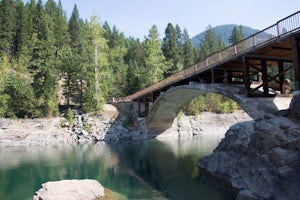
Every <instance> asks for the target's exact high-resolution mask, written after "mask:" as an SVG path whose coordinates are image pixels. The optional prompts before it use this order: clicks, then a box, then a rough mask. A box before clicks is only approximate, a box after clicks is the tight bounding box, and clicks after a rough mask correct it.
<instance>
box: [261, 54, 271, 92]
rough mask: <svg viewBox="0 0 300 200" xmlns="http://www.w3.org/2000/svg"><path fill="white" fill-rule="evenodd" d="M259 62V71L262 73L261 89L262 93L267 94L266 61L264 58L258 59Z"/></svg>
mask: <svg viewBox="0 0 300 200" xmlns="http://www.w3.org/2000/svg"><path fill="white" fill-rule="evenodd" d="M260 62H261V73H262V81H263V90H264V94H265V95H268V94H269V86H268V70H267V61H266V60H264V59H261V60H260Z"/></svg>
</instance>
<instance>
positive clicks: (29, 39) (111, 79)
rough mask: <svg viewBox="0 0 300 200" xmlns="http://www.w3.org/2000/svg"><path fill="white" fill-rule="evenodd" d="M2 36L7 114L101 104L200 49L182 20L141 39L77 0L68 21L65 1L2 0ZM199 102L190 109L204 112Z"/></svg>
mask: <svg viewBox="0 0 300 200" xmlns="http://www.w3.org/2000/svg"><path fill="white" fill-rule="evenodd" d="M0 35H1V37H0V71H1V73H0V116H1V117H46V116H56V115H58V114H59V113H58V110H59V109H58V108H59V105H62V106H70V105H73V106H78V107H80V108H81V109H83V110H84V111H86V112H90V111H97V110H101V109H102V106H103V104H104V103H105V100H106V99H108V98H110V97H120V96H125V95H128V94H132V93H134V92H136V91H138V90H140V89H142V88H144V87H146V86H148V85H151V84H153V83H156V82H158V81H160V80H161V79H163V78H164V77H165V76H167V75H170V74H171V73H174V72H176V71H178V70H181V69H182V68H184V67H186V66H189V65H191V64H193V63H194V62H195V60H196V59H198V54H199V50H196V49H195V48H194V47H193V46H192V43H191V40H190V38H189V35H188V33H187V30H186V29H184V30H183V32H182V31H181V28H180V27H179V26H178V25H176V26H175V27H173V25H172V24H171V23H170V24H168V25H167V28H166V30H165V36H164V38H163V40H161V39H160V36H159V33H158V30H157V27H156V26H155V25H154V26H153V27H151V29H150V30H149V34H148V36H147V37H145V39H144V40H143V41H140V40H139V39H134V38H126V37H125V35H124V33H122V32H120V31H119V30H118V28H117V27H116V26H113V27H112V28H111V27H110V26H109V24H108V23H107V22H104V24H103V25H102V24H101V22H100V21H99V19H98V18H97V17H96V16H92V17H91V19H90V20H86V21H84V20H82V19H81V18H80V15H79V10H78V8H77V6H76V5H75V6H74V9H73V12H72V15H71V17H70V19H69V20H67V17H66V13H65V12H64V10H63V8H62V3H61V0H59V1H55V0H47V1H45V4H43V1H42V0H30V1H27V3H26V4H25V3H24V2H23V1H22V0H15V1H13V0H2V1H0ZM213 39H216V37H215V36H214V35H213V34H207V37H206V41H205V42H206V43H207V44H210V43H214V44H216V45H213V46H209V45H208V47H207V46H203V49H204V50H205V52H206V51H207V52H211V51H213V50H215V49H216V48H220V42H219V40H218V41H217V42H216V41H212V40H213ZM196 51H197V53H195V52H196ZM207 52H206V53H207ZM195 55H197V56H195ZM199 102H200V100H194V101H193V103H192V104H191V105H192V107H191V108H189V110H188V111H187V112H189V113H191V114H194V115H197V114H198V113H199V112H200V111H201V110H203V109H204V108H202V107H204V104H203V105H202V104H201V103H199ZM230 106H231V104H228V105H227V104H224V105H223V107H224V110H227V109H228V107H229V108H230Z"/></svg>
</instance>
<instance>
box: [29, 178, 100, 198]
mask: <svg viewBox="0 0 300 200" xmlns="http://www.w3.org/2000/svg"><path fill="white" fill-rule="evenodd" d="M104 196H105V194H104V187H103V186H102V185H101V184H100V183H99V182H98V181H96V180H89V179H85V180H62V181H54V182H47V183H44V184H42V188H41V189H40V190H39V191H37V192H36V194H35V195H34V197H33V200H66V199H72V200H97V199H101V198H102V197H104Z"/></svg>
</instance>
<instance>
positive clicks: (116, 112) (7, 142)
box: [0, 104, 251, 147]
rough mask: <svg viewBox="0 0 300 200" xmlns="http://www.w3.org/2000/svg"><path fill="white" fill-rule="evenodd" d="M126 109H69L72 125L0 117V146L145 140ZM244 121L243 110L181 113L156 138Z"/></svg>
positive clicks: (61, 120) (218, 130) (225, 127)
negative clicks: (71, 112) (87, 110)
mask: <svg viewBox="0 0 300 200" xmlns="http://www.w3.org/2000/svg"><path fill="white" fill-rule="evenodd" d="M127 109H128V105H127V106H124V107H123V108H122V107H119V108H118V109H117V108H116V107H114V106H112V105H108V104H107V105H105V106H104V110H103V112H102V113H101V115H98V114H92V113H90V114H81V113H78V112H77V111H73V112H74V120H73V122H72V124H70V123H69V122H68V121H67V120H66V118H64V117H56V118H47V119H46V118H45V119H17V120H11V119H0V147H1V146H29V145H57V144H67V143H69V144H70V143H96V142H98V141H116V140H137V139H146V138H147V135H146V133H145V127H144V121H143V120H140V121H138V120H134V118H133V116H132V113H130V112H128V110H127ZM129 110H130V109H129ZM248 120H251V118H250V117H249V116H248V115H247V114H246V113H244V112H243V111H238V112H236V113H232V114H222V115H220V114H214V113H207V112H206V113H202V114H201V115H200V116H197V117H194V116H184V115H181V116H180V117H178V118H177V119H175V121H174V123H173V126H172V128H171V129H169V130H168V131H166V132H164V133H162V134H161V135H160V136H159V137H192V136H193V135H199V134H205V133H210V134H213V133H218V134H220V133H222V134H225V132H226V131H227V130H228V128H229V127H230V126H231V125H233V124H235V123H240V122H243V121H248Z"/></svg>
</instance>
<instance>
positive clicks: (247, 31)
mask: <svg viewBox="0 0 300 200" xmlns="http://www.w3.org/2000/svg"><path fill="white" fill-rule="evenodd" d="M234 27H239V28H240V29H241V31H242V32H243V35H244V37H248V36H250V35H253V34H255V33H257V32H259V30H257V29H253V28H250V27H248V26H243V25H236V24H226V25H220V26H215V27H210V26H209V27H208V28H212V29H213V31H214V32H215V33H216V35H217V36H218V37H220V39H221V41H222V42H224V44H225V45H226V46H228V45H230V44H231V42H230V41H229V40H228V38H229V37H230V35H231V33H232V30H233V28H234ZM204 34H205V32H201V33H199V34H197V35H195V36H194V37H192V38H191V41H192V44H193V46H194V47H199V46H200V45H201V43H202V41H203V38H204Z"/></svg>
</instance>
